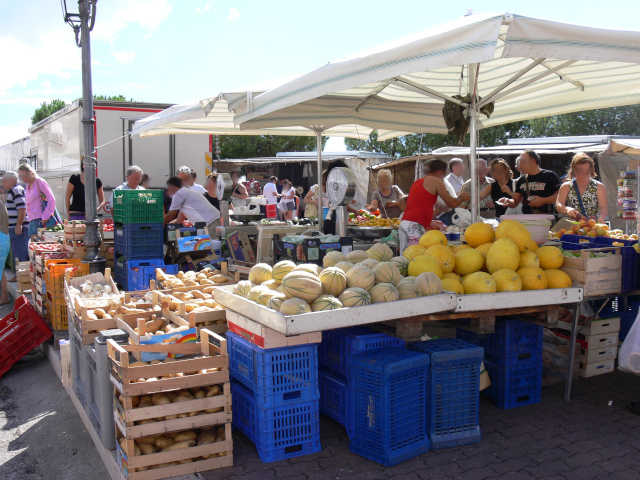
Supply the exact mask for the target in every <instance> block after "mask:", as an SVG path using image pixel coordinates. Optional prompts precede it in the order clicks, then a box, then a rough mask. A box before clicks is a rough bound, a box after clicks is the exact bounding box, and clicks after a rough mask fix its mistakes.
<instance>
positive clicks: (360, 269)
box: [347, 265, 376, 291]
mask: <svg viewBox="0 0 640 480" xmlns="http://www.w3.org/2000/svg"><path fill="white" fill-rule="evenodd" d="M375 284H376V277H375V275H374V274H373V270H371V269H370V268H368V267H365V266H364V265H355V266H354V267H353V268H352V269H351V270H349V271H348V272H347V287H360V288H364V289H365V290H367V291H369V290H371V289H372V288H373V286H374V285H375Z"/></svg>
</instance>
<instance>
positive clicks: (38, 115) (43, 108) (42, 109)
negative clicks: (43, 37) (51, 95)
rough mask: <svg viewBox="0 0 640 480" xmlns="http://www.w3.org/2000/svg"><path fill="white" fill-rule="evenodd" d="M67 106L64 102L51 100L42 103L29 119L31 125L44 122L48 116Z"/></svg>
mask: <svg viewBox="0 0 640 480" xmlns="http://www.w3.org/2000/svg"><path fill="white" fill-rule="evenodd" d="M66 106H67V104H66V103H65V101H64V100H59V99H58V100H51V101H50V102H48V103H47V102H42V105H40V106H39V107H38V108H36V110H35V112H33V117H31V125H35V124H36V123H38V122H40V121H41V120H44V119H45V118H47V117H48V116H49V115H51V114H54V113H56V112H57V111H58V110H62V109H63V108H64V107H66Z"/></svg>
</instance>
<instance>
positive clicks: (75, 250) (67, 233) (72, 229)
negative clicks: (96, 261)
mask: <svg viewBox="0 0 640 480" xmlns="http://www.w3.org/2000/svg"><path fill="white" fill-rule="evenodd" d="M86 232H87V226H86V224H85V223H84V221H75V220H71V221H65V222H64V250H65V251H66V252H69V254H70V255H71V258H78V259H80V260H82V259H84V257H86V256H87V247H85V246H84V234H85V233H86Z"/></svg>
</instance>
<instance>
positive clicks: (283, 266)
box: [233, 244, 443, 315]
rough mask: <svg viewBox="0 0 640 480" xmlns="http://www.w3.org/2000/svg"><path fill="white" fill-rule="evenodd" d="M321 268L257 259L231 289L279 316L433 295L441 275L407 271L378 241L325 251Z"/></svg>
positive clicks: (407, 264) (406, 261)
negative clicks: (362, 247) (359, 248)
mask: <svg viewBox="0 0 640 480" xmlns="http://www.w3.org/2000/svg"><path fill="white" fill-rule="evenodd" d="M323 266H324V268H323V267H320V266H318V265H314V264H301V265H296V264H295V263H293V262H291V261H289V260H284V261H282V262H278V263H276V264H275V265H274V266H273V267H271V266H270V265H267V264H266V263H259V264H257V265H255V266H253V267H252V268H251V271H250V272H249V279H248V280H243V281H240V282H238V284H237V285H235V286H234V289H233V293H235V294H236V295H240V296H241V297H244V298H247V299H249V300H251V301H253V302H256V303H258V304H260V305H264V306H265V307H267V308H270V309H273V310H277V311H279V312H280V313H282V314H283V315H296V314H300V313H309V312H319V311H323V310H336V309H338V308H346V307H360V306H363V305H370V304H372V303H384V302H393V301H396V300H405V299H409V298H417V297H423V296H429V295H436V294H438V293H441V292H442V289H443V286H442V281H441V275H440V276H439V275H437V274H435V273H434V272H431V271H426V270H425V271H424V272H418V273H417V274H416V275H413V274H410V273H409V268H410V266H411V261H410V260H409V259H408V258H406V257H394V256H393V251H392V250H391V249H390V248H389V247H388V246H387V245H384V244H376V245H374V246H373V247H371V248H370V249H369V250H367V251H366V252H364V251H353V252H350V253H348V254H346V255H345V254H343V253H341V252H338V251H331V252H328V253H327V254H326V256H325V257H324V259H323Z"/></svg>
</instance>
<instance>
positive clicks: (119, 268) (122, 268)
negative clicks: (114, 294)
mask: <svg viewBox="0 0 640 480" xmlns="http://www.w3.org/2000/svg"><path fill="white" fill-rule="evenodd" d="M113 277H114V279H115V281H116V283H117V284H118V285H121V286H122V288H123V289H125V290H133V289H132V288H129V276H128V272H127V265H126V262H118V261H116V262H115V264H114V269H113Z"/></svg>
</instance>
